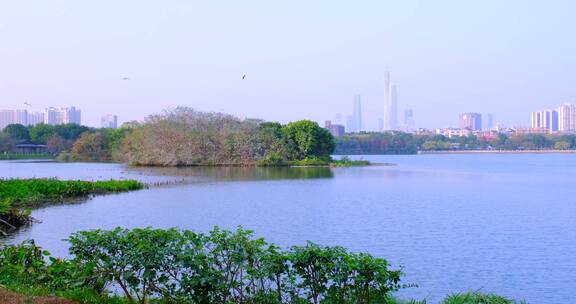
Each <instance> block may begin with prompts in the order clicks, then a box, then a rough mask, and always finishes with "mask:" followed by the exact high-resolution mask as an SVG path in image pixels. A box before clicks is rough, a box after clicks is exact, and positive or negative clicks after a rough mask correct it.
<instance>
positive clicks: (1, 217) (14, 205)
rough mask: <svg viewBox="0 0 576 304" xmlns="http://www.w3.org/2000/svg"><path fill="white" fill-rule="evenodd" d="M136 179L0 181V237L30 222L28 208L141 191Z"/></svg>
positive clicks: (142, 186) (142, 185) (140, 184)
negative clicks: (107, 194)
mask: <svg viewBox="0 0 576 304" xmlns="http://www.w3.org/2000/svg"><path fill="white" fill-rule="evenodd" d="M144 187H145V185H144V184H143V183H141V182H139V181H135V180H105V181H80V180H68V181H62V180H57V179H54V178H31V179H0V234H4V235H5V234H6V233H7V232H6V231H7V230H10V229H14V228H17V227H19V226H22V225H25V224H28V223H30V222H31V221H32V218H31V216H30V214H31V212H30V209H24V208H31V207H39V206H42V205H45V204H49V203H59V202H62V201H66V200H71V199H77V198H85V197H88V196H90V195H95V194H105V193H114V192H125V191H132V190H139V189H143V188H144Z"/></svg>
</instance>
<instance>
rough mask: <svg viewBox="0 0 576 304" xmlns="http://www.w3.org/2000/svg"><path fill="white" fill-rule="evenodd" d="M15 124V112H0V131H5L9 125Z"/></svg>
mask: <svg viewBox="0 0 576 304" xmlns="http://www.w3.org/2000/svg"><path fill="white" fill-rule="evenodd" d="M13 123H14V111H13V110H0V131H1V130H4V128H6V126H7V125H9V124H13Z"/></svg>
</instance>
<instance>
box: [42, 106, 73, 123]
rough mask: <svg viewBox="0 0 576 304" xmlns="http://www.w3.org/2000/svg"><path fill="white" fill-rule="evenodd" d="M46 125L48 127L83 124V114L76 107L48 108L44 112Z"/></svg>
mask: <svg viewBox="0 0 576 304" xmlns="http://www.w3.org/2000/svg"><path fill="white" fill-rule="evenodd" d="M44 123H45V124H47V125H60V124H77V125H80V124H82V117H81V112H80V110H79V109H76V108H75V107H70V108H59V109H57V108H47V109H46V110H44Z"/></svg>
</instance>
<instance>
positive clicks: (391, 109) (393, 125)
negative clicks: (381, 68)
mask: <svg viewBox="0 0 576 304" xmlns="http://www.w3.org/2000/svg"><path fill="white" fill-rule="evenodd" d="M396 129H398V90H397V88H396V86H395V85H393V84H392V82H391V81H390V72H389V71H386V74H385V76H384V131H389V130H396Z"/></svg>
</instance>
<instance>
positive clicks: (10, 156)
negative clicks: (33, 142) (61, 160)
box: [0, 153, 55, 160]
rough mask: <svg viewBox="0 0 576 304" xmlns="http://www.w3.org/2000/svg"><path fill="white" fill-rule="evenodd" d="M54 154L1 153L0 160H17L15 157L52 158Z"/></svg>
mask: <svg viewBox="0 0 576 304" xmlns="http://www.w3.org/2000/svg"><path fill="white" fill-rule="evenodd" d="M54 158H55V156H54V155H52V154H49V153H30V154H26V153H2V154H0V160H17V159H54Z"/></svg>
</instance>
